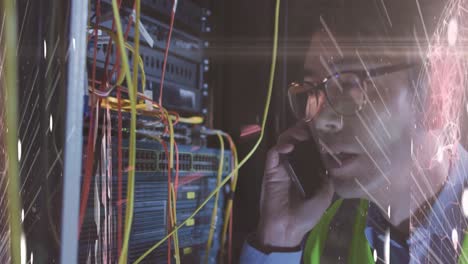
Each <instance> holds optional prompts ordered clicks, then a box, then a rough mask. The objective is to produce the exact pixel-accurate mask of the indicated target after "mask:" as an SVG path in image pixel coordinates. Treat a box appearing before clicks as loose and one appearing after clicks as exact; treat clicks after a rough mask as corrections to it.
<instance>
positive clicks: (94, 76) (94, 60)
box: [91, 0, 101, 91]
mask: <svg viewBox="0 0 468 264" xmlns="http://www.w3.org/2000/svg"><path fill="white" fill-rule="evenodd" d="M100 17H101V1H100V0H97V3H96V23H95V24H94V32H93V33H94V52H93V69H92V72H91V79H92V80H93V84H92V87H93V88H92V89H93V91H94V89H95V86H94V81H95V80H96V59H97V43H98V40H99V38H98V25H99V22H100V20H99V19H100Z"/></svg>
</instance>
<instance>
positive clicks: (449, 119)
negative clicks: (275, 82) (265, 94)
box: [289, 0, 468, 147]
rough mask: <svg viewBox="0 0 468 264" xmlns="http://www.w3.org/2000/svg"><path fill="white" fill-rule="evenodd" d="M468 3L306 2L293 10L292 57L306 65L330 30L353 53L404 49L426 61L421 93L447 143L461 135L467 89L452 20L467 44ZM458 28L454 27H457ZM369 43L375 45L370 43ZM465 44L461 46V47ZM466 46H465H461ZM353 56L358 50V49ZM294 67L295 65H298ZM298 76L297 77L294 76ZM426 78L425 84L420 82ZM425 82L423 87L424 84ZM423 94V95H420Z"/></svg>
mask: <svg viewBox="0 0 468 264" xmlns="http://www.w3.org/2000/svg"><path fill="white" fill-rule="evenodd" d="M466 2H467V1H466V0H449V1H447V0H316V1H312V0H304V1H296V2H294V4H293V6H292V7H291V11H290V12H289V16H290V17H292V22H291V24H290V25H291V28H290V35H289V38H290V39H289V42H290V46H291V48H290V49H289V51H292V52H290V54H291V55H292V56H290V58H292V60H293V61H295V62H296V63H297V62H299V63H300V64H301V66H300V67H302V64H303V59H304V57H305V56H304V54H305V52H306V51H307V49H308V48H309V44H310V39H311V36H312V34H313V33H315V32H318V31H326V30H327V29H328V30H329V31H330V32H331V34H335V35H339V36H342V37H345V38H347V39H348V38H349V41H350V42H351V43H346V44H350V45H349V46H351V48H352V49H355V48H357V47H362V46H364V45H366V46H371V47H375V46H378V45H387V46H392V47H397V48H398V47H401V50H402V51H403V52H405V53H406V54H408V53H409V54H411V55H415V56H414V57H415V58H422V62H423V64H424V66H425V67H423V69H424V70H425V72H424V74H421V75H420V76H423V77H424V78H420V79H419V81H418V82H417V85H416V89H419V90H420V92H419V94H424V97H425V98H424V100H420V102H419V104H420V105H421V109H422V111H424V113H425V115H424V117H423V119H424V120H423V123H424V124H425V126H426V127H428V128H429V129H432V128H436V129H442V130H443V132H444V136H445V140H444V144H446V145H447V146H449V147H452V146H453V144H454V143H455V142H456V141H457V140H458V138H459V137H460V131H459V128H460V116H461V113H462V112H463V111H462V110H463V109H462V107H461V106H462V104H463V100H464V97H465V89H466V87H467V85H468V78H467V76H466V71H467V69H468V67H467V63H466V59H465V58H464V56H465V55H464V54H463V52H460V51H463V43H461V41H456V40H455V43H449V42H450V30H451V28H450V24H451V23H450V20H451V19H454V21H456V22H455V24H456V25H458V26H457V27H455V28H458V30H455V31H456V32H455V34H454V35H455V38H457V36H458V39H461V40H465V39H466V37H465V35H466V32H465V31H466V30H467V29H468V26H467V23H468V19H467V17H466V15H467V14H468V12H467V11H466V10H467V4H466ZM453 28H454V27H452V29H453ZM369 42H370V43H369ZM460 43H461V45H460ZM460 46H461V48H460ZM353 52H354V51H353ZM293 64H294V63H293ZM295 78H297V76H296V77H295ZM421 80H422V81H421ZM421 83H423V84H422V85H421ZM416 94H418V93H416Z"/></svg>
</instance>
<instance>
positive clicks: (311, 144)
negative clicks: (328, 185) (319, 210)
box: [280, 138, 327, 199]
mask: <svg viewBox="0 0 468 264" xmlns="http://www.w3.org/2000/svg"><path fill="white" fill-rule="evenodd" d="M280 159H281V162H282V163H283V165H284V167H285V169H286V171H287V172H288V174H289V177H290V178H291V180H292V182H293V184H294V186H295V188H296V189H297V191H298V192H299V194H300V195H301V197H302V198H303V199H309V198H311V197H313V196H314V195H315V194H316V193H317V191H319V190H320V189H321V188H322V186H323V184H324V182H325V181H326V177H327V173H326V169H325V166H324V165H323V162H322V160H321V157H320V152H319V151H318V148H317V144H316V143H315V141H314V140H313V139H312V138H309V139H308V140H306V141H302V142H299V143H297V144H296V145H295V146H294V150H293V151H292V152H290V153H288V154H282V155H281V156H280Z"/></svg>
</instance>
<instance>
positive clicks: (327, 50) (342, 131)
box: [304, 33, 417, 198]
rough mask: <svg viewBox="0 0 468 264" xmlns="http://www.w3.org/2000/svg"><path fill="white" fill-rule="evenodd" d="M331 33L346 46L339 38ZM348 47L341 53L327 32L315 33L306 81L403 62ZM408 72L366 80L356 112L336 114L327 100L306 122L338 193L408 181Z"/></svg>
mask: <svg viewBox="0 0 468 264" xmlns="http://www.w3.org/2000/svg"><path fill="white" fill-rule="evenodd" d="M334 37H335V38H336V41H337V43H338V45H343V47H345V44H344V43H345V41H343V39H340V37H339V36H334ZM352 50H354V52H348V51H347V52H344V53H342V54H343V55H344V56H341V54H340V53H339V51H338V50H337V49H336V47H335V44H334V42H333V41H331V40H330V38H329V37H328V35H326V34H323V33H317V34H315V35H314V36H313V38H312V42H311V45H310V47H309V51H308V52H307V55H306V59H305V65H304V68H305V73H306V74H305V76H304V83H309V84H311V85H312V84H314V83H319V82H321V81H322V80H323V79H324V78H326V77H328V76H330V74H331V72H333V73H334V72H339V71H348V70H363V69H364V66H363V63H364V65H365V67H366V68H367V69H373V68H378V67H382V66H389V65H396V64H401V63H404V62H405V61H404V60H403V59H397V58H391V57H389V56H386V54H388V53H386V52H382V53H383V54H375V53H374V54H373V55H369V52H368V50H366V48H365V47H357V51H358V52H356V49H352ZM384 53H386V54H384ZM358 54H360V55H358ZM327 68H328V69H327ZM330 71H331V72H330ZM410 76H411V75H410V74H409V72H408V70H401V71H398V72H392V73H388V74H384V75H380V76H378V77H374V78H372V80H369V79H368V80H367V81H366V82H367V83H366V87H367V92H366V94H367V98H368V100H366V104H365V105H364V107H363V108H362V110H361V111H359V112H358V114H355V115H352V116H343V115H340V114H337V113H336V112H335V111H334V109H333V108H332V107H330V105H329V104H328V103H327V102H325V103H324V104H323V106H322V107H321V110H320V111H319V112H318V114H317V115H316V116H315V117H314V118H313V120H312V121H310V122H308V126H309V128H310V130H311V132H312V135H313V136H314V138H315V139H316V140H317V141H318V142H322V143H323V144H321V145H322V147H321V153H322V157H323V160H324V162H325V166H326V167H327V170H328V172H329V175H330V177H331V179H332V181H333V183H334V185H335V190H336V192H337V193H338V194H339V195H340V196H342V197H345V198H357V197H365V196H367V195H368V194H369V193H374V192H377V191H378V190H381V189H382V188H385V187H386V186H388V185H389V184H390V183H391V184H392V185H393V186H394V185H397V184H408V174H407V170H406V169H407V168H409V166H410V163H411V156H410V153H411V152H410V148H411V144H412V143H411V142H412V141H411V139H412V137H414V136H415V134H414V133H415V124H416V122H415V121H416V120H417V116H416V111H415V110H414V109H413V107H412V105H413V104H412V103H411V102H412V99H413V97H412V96H413V92H411V91H412V89H411V85H412V81H411V80H410ZM343 103H345V102H343ZM337 107H338V108H339V107H340V106H339V105H338V106H336V105H335V109H336V108H337ZM350 114H352V113H350ZM337 159H338V160H339V161H340V162H341V164H339V163H338V162H337V161H336V160H337ZM405 172H406V173H405Z"/></svg>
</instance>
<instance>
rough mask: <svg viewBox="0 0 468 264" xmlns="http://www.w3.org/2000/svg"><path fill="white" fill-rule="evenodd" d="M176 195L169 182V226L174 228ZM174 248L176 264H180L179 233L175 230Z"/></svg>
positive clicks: (175, 222)
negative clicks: (170, 207)
mask: <svg viewBox="0 0 468 264" xmlns="http://www.w3.org/2000/svg"><path fill="white" fill-rule="evenodd" d="M176 199H177V197H176V195H175V191H174V185H173V184H172V183H171V202H172V212H171V213H172V217H171V219H172V224H171V227H172V228H174V227H176V225H177V209H176V205H177V203H176ZM174 250H175V260H176V264H180V250H179V233H178V232H175V234H174Z"/></svg>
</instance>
